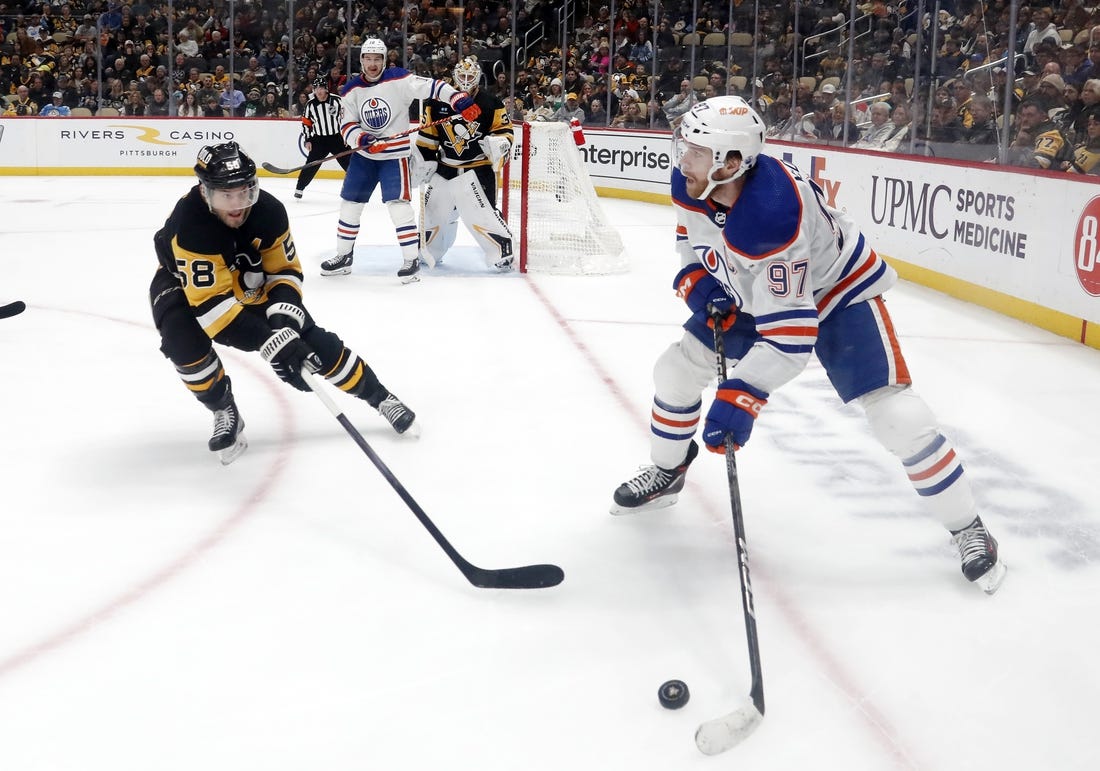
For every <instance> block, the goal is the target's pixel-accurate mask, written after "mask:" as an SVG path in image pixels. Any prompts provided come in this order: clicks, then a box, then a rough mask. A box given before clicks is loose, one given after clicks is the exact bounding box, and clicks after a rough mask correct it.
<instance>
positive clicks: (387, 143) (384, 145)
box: [260, 115, 462, 174]
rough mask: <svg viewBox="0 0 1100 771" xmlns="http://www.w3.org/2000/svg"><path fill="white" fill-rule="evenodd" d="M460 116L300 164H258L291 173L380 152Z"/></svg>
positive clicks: (283, 172) (273, 170)
mask: <svg viewBox="0 0 1100 771" xmlns="http://www.w3.org/2000/svg"><path fill="white" fill-rule="evenodd" d="M461 117H462V116H461V115H449V116H447V117H446V118H440V119H439V120H433V121H432V122H431V123H425V124H423V125H420V126H417V127H416V128H411V129H409V130H408V131H399V132H398V133H396V134H392V135H390V136H388V137H380V138H379V139H376V140H375V141H374V142H372V143H371V144H369V145H367V146H366V147H365V148H364V147H350V148H348V149H347V150H341V151H340V152H338V153H334V154H332V155H326V156H325V157H324V158H321V159H319V160H316V161H310V162H309V163H303V164H302V165H301V166H291V167H290V168H283V167H282V166H276V165H275V164H273V163H268V162H267V161H264V162H263V163H261V164H260V166H262V167H263V168H264V170H265V171H269V172H271V173H272V174H293V173H294V172H296V171H301V170H302V169H309V168H313V167H314V166H320V165H321V164H322V163H328V162H329V161H335V160H336V159H337V158H346V157H347V156H349V155H352V154H353V153H357V152H359V151H360V150H366V151H367V152H368V153H380V152H382V151H383V150H386V149H388V148H389V147H392V146H393V142H394V140H396V139H404V138H405V137H407V136H409V134H415V133H416V132H417V131H421V130H422V129H426V128H431V127H432V126H438V125H439V124H440V123H446V122H447V121H450V120H454V119H455V118H461ZM375 148H378V149H375Z"/></svg>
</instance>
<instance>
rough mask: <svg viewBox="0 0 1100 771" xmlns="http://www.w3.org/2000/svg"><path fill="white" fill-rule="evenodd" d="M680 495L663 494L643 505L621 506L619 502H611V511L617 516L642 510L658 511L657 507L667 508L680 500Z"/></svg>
mask: <svg viewBox="0 0 1100 771" xmlns="http://www.w3.org/2000/svg"><path fill="white" fill-rule="evenodd" d="M679 497H680V496H679V495H676V494H673V495H662V496H661V497H660V498H654V499H653V500H652V501H650V502H649V503H643V504H642V505H641V506H620V505H619V504H617V503H612V504H611V513H612V514H614V515H615V516H616V517H618V516H620V515H622V514H637V513H639V512H642V511H657V509H667V508H668V507H669V506H671V505H672V504H674V503H676V501H677V500H679Z"/></svg>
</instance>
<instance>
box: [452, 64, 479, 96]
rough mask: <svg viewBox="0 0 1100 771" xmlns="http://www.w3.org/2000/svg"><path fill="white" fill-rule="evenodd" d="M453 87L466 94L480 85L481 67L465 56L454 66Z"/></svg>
mask: <svg viewBox="0 0 1100 771" xmlns="http://www.w3.org/2000/svg"><path fill="white" fill-rule="evenodd" d="M454 75H455V87H456V88H458V90H459V91H465V92H466V93H467V94H468V93H470V92H471V91H473V90H474V89H476V88H477V87H478V86H480V85H481V65H480V64H478V63H477V59H475V58H474V57H472V56H467V57H466V58H465V59H463V60H462V61H460V62H459V63H458V64H456V65H455V73H454Z"/></svg>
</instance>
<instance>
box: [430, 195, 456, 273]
mask: <svg viewBox="0 0 1100 771" xmlns="http://www.w3.org/2000/svg"><path fill="white" fill-rule="evenodd" d="M423 227H424V242H423V243H422V244H421V248H422V249H423V251H424V252H425V254H426V255H427V260H428V262H429V264H431V265H432V267H434V266H435V263H437V262H439V261H441V260H442V259H443V257H444V256H445V255H446V254H447V252H448V251H450V249H451V246H452V245H454V242H455V234H456V232H457V231H458V210H457V209H455V205H454V198H453V196H452V194H451V189H450V183H449V182H447V181H446V180H444V179H443V178H442V177H440V176H439V175H436V176H435V177H434V179H433V181H432V184H430V185H428V187H427V188H426V189H425V190H424V213H423Z"/></svg>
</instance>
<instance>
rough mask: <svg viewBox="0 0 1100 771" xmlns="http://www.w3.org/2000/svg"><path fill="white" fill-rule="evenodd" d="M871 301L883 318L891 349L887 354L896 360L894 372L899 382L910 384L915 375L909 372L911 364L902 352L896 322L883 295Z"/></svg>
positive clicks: (883, 326)
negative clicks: (887, 307) (906, 360)
mask: <svg viewBox="0 0 1100 771" xmlns="http://www.w3.org/2000/svg"><path fill="white" fill-rule="evenodd" d="M871 302H873V303H874V304H875V308H876V309H877V310H878V312H879V315H880V316H881V318H882V328H883V329H885V330H886V338H887V339H888V340H889V341H890V350H889V351H888V352H887V354H886V355H887V356H889V357H891V358H892V359H893V360H894V372H895V374H896V379H897V382H898V383H899V384H906V385H907V384H910V383H912V382H913V377H912V375H910V374H909V365H908V364H906V363H905V357H904V356H902V354H901V343H899V342H898V333H897V330H896V329H894V322H893V320H892V319H891V318H890V313H889V311H887V310H886V303H885V302H884V301H883V299H882V297H881V296H879V297H873V298H871Z"/></svg>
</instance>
